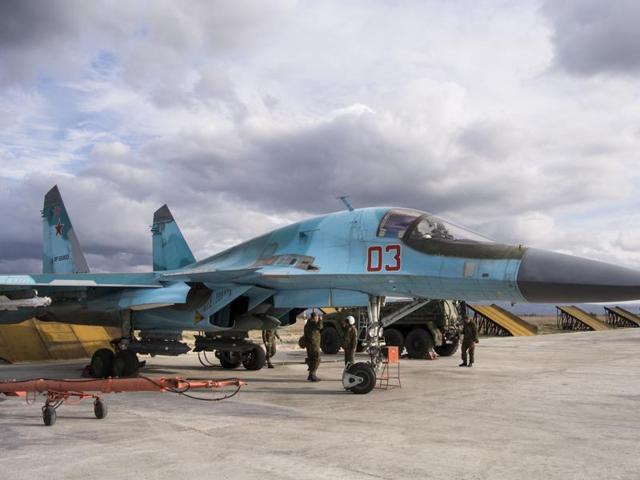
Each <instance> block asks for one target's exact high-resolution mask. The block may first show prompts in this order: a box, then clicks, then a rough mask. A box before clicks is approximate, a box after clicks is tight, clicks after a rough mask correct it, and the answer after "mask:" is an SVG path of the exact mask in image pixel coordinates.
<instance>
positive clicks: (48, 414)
mask: <svg viewBox="0 0 640 480" xmlns="http://www.w3.org/2000/svg"><path fill="white" fill-rule="evenodd" d="M56 416H57V415H56V409H55V408H53V407H52V406H51V405H45V406H44V407H42V421H43V422H44V424H45V425H46V426H47V427H50V426H52V425H53V424H54V423H56Z"/></svg>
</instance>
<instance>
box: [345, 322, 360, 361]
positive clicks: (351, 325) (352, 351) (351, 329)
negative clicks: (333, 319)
mask: <svg viewBox="0 0 640 480" xmlns="http://www.w3.org/2000/svg"><path fill="white" fill-rule="evenodd" d="M355 325H356V319H355V318H353V317H352V316H351V315H349V316H348V317H347V318H345V319H344V323H343V327H344V330H343V331H344V336H343V339H342V349H343V350H344V364H345V365H351V364H352V363H355V355H356V347H357V346H358V332H357V330H356V326H355Z"/></svg>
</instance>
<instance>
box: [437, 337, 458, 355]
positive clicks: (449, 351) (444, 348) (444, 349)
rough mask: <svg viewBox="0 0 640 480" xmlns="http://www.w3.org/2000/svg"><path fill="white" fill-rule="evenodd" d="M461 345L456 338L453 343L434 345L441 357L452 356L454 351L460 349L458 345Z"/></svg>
mask: <svg viewBox="0 0 640 480" xmlns="http://www.w3.org/2000/svg"><path fill="white" fill-rule="evenodd" d="M459 346H460V341H459V340H456V341H455V342H453V343H443V344H442V345H440V346H439V347H434V350H435V351H436V353H437V354H438V355H440V356H441V357H450V356H451V355H453V354H454V353H456V352H457V351H458V347H459Z"/></svg>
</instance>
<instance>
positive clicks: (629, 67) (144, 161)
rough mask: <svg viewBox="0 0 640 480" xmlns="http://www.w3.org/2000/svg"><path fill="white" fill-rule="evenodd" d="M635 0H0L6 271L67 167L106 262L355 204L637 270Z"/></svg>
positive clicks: (141, 264)
mask: <svg viewBox="0 0 640 480" xmlns="http://www.w3.org/2000/svg"><path fill="white" fill-rule="evenodd" d="M639 22H640V2H637V1H635V0H617V1H616V2H602V1H600V0H580V1H577V0H549V1H548V2H543V1H522V0H513V1H499V0H495V1H482V0H480V1H478V0H474V1H459V2H455V1H444V0H440V1H415V2H412V1H398V2H383V1H348V2H345V1H335V2H332V1H311V0H310V1H272V2H267V1H255V2H250V1H237V0H234V1H226V2H225V1H201V2H199V1H180V2H174V1H162V0H154V1H148V2H145V1H135V0H130V1H127V2H111V1H91V2H87V1H83V0H78V1H73V0H57V1H48V2H41V1H35V0H2V1H1V2H0V166H1V167H2V168H1V169H0V208H1V209H2V228H1V229H0V252H1V255H0V256H1V259H0V271H3V272H27V271H28V272H38V271H40V270H41V264H40V262H41V260H40V252H41V225H40V222H41V219H40V213H39V211H40V209H41V206H42V196H43V195H44V193H45V192H46V191H47V190H48V189H49V188H50V187H51V186H53V185H54V184H58V185H59V187H60V189H61V192H62V194H63V196H64V198H65V203H66V204H67V208H68V210H69V212H70V214H71V217H72V219H73V222H74V227H75V229H76V233H77V234H78V236H79V238H80V241H81V243H82V246H83V248H84V250H85V252H86V254H87V259H88V261H89V264H90V266H91V267H92V269H94V270H96V271H119V270H132V271H139V270H146V269H149V267H150V265H151V257H150V250H151V237H150V232H149V225H150V224H151V218H152V215H153V212H154V210H155V209H156V208H158V207H159V206H161V205H162V204H163V203H168V204H169V206H170V208H171V209H172V211H173V213H174V215H175V216H176V218H177V220H178V222H179V224H180V225H181V227H182V229H183V231H184V233H185V237H186V238H187V240H188V241H189V243H190V244H191V245H192V248H193V250H194V253H195V254H196V257H197V258H202V257H204V256H206V255H208V254H212V253H215V252H216V251H219V250H220V249H222V248H225V247H227V246H230V245H232V244H234V243H236V242H238V241H241V240H245V239H247V238H249V237H252V236H255V235H257V234H260V233H263V232H265V231H268V230H270V229H273V228H275V227H277V226H280V225H283V224H286V223H289V222H291V221H293V220H298V219H301V218H304V217H306V216H310V215H315V214H319V213H326V212H330V211H334V210H339V209H340V208H341V205H340V204H339V202H338V201H337V200H336V197H337V196H339V195H344V194H348V195H350V196H351V199H352V203H353V204H354V205H355V206H371V205H398V206H408V207H415V208H419V209H422V210H427V211H431V212H434V213H438V214H441V215H444V216H446V217H449V218H451V219H454V220H455V221H457V222H460V223H463V224H467V225H470V226H472V227H474V228H475V229H476V230H479V231H481V232H483V233H486V234H488V235H490V236H493V237H495V238H497V239H499V240H502V241H513V242H520V243H524V244H528V245H534V246H538V247H543V248H551V249H555V250H560V251H565V252H571V253H574V254H579V255H583V256H588V257H590V258H596V259H601V260H607V261H613V262H617V263H620V264H624V265H628V266H632V267H637V268H640V200H638V199H639V198H640V187H639V182H638V176H639V175H638V173H637V172H638V168H639V167H640V162H639V161H638V160H639V157H640V29H638V28H637V25H638V23H639Z"/></svg>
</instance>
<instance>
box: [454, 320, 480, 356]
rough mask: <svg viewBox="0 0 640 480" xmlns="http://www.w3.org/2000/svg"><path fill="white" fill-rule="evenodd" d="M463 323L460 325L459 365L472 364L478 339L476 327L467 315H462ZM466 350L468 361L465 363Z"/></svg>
mask: <svg viewBox="0 0 640 480" xmlns="http://www.w3.org/2000/svg"><path fill="white" fill-rule="evenodd" d="M463 321H464V324H463V326H462V335H463V339H462V363H461V364H460V365H458V366H459V367H471V366H473V353H474V351H475V349H476V343H479V340H478V327H476V324H475V323H474V322H472V321H471V319H470V318H469V316H468V315H464V317H463ZM467 351H468V352H469V363H467Z"/></svg>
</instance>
